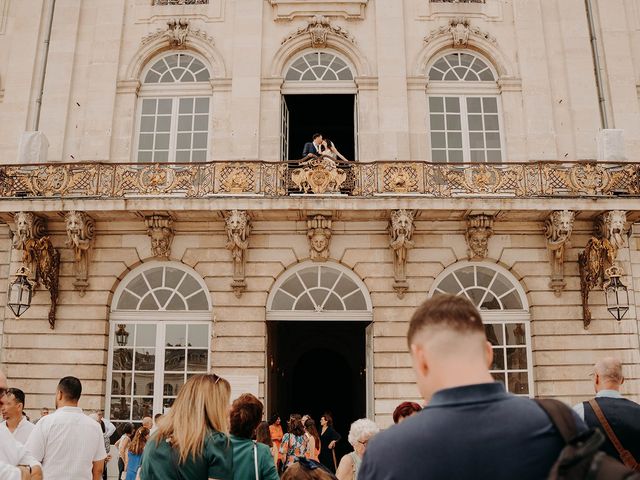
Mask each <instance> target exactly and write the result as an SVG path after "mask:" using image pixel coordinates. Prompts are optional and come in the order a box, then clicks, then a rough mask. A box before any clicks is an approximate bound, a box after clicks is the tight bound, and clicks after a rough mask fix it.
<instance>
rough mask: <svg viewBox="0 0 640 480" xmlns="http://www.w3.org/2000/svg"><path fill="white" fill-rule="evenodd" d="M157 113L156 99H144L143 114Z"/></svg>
mask: <svg viewBox="0 0 640 480" xmlns="http://www.w3.org/2000/svg"><path fill="white" fill-rule="evenodd" d="M155 113H156V99H155V98H146V99H144V100H143V101H142V114H143V115H145V114H146V115H148V114H154V115H155Z"/></svg>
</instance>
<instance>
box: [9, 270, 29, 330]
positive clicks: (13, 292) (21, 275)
mask: <svg viewBox="0 0 640 480" xmlns="http://www.w3.org/2000/svg"><path fill="white" fill-rule="evenodd" d="M33 287H34V283H33V282H32V281H31V280H29V270H28V269H27V268H26V267H25V266H24V265H23V266H21V267H20V268H19V269H18V270H17V271H16V279H15V280H14V281H13V282H11V283H10V284H9V292H8V297H9V298H8V302H7V305H9V308H10V309H11V311H12V312H13V314H14V315H15V316H16V318H20V316H21V315H22V314H23V313H24V312H26V311H27V310H28V309H29V307H30V306H31V297H32V296H33Z"/></svg>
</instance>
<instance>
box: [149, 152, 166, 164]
mask: <svg viewBox="0 0 640 480" xmlns="http://www.w3.org/2000/svg"><path fill="white" fill-rule="evenodd" d="M153 161H154V162H168V161H169V152H167V151H163V152H155V153H154V154H153Z"/></svg>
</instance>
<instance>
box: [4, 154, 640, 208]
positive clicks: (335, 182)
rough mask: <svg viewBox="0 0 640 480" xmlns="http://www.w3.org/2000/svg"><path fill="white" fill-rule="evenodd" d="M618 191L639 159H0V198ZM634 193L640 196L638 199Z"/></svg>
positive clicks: (630, 184) (625, 189) (635, 183)
mask: <svg viewBox="0 0 640 480" xmlns="http://www.w3.org/2000/svg"><path fill="white" fill-rule="evenodd" d="M228 196H246V197H275V198H277V197H293V196H303V197H320V196H331V197H350V198H353V197H355V198H358V197H376V196H402V197H405V196H410V197H418V198H420V197H423V198H458V197H463V198H470V197H471V198H473V197H481V198H499V199H504V198H524V199H527V198H528V199H533V198H578V197H588V198H603V199H604V198H613V197H637V196H640V163H622V164H612V163H595V162H530V163H505V164H439V163H430V162H413V161H405V162H398V161H395V162H388V161H380V162H371V163H349V164H346V163H343V164H336V163H334V162H332V161H330V160H325V159H317V160H313V161H311V162H305V163H301V162H299V161H296V162H263V161H228V162H210V163H198V164H165V163H162V164H159V163H156V164H141V163H97V162H91V163H89V162H86V163H65V164H63V163H56V164H39V165H0V200H7V199H13V200H16V199H44V198H60V199H123V198H158V197H170V198H171V199H176V198H184V199H197V198H211V197H228ZM634 201H636V200H634Z"/></svg>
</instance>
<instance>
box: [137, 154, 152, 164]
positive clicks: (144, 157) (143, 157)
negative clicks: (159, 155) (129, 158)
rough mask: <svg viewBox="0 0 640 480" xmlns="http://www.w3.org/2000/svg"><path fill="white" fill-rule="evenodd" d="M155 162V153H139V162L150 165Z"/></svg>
mask: <svg viewBox="0 0 640 480" xmlns="http://www.w3.org/2000/svg"><path fill="white" fill-rule="evenodd" d="M152 160H153V152H138V162H141V163H150V162H151V161H152Z"/></svg>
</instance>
